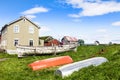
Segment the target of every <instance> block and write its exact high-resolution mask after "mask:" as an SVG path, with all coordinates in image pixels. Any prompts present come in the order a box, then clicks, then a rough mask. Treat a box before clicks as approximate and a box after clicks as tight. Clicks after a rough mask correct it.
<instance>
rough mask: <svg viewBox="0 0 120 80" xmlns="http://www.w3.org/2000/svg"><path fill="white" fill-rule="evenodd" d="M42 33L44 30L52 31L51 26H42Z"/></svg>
mask: <svg viewBox="0 0 120 80" xmlns="http://www.w3.org/2000/svg"><path fill="white" fill-rule="evenodd" d="M40 31H41V33H44V32H49V31H51V29H50V28H48V27H46V26H42V27H41V29H40Z"/></svg>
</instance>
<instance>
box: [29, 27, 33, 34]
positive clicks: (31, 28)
mask: <svg viewBox="0 0 120 80" xmlns="http://www.w3.org/2000/svg"><path fill="white" fill-rule="evenodd" d="M29 33H31V34H33V33H34V27H33V26H29Z"/></svg>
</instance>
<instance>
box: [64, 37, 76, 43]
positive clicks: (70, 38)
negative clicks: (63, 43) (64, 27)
mask: <svg viewBox="0 0 120 80" xmlns="http://www.w3.org/2000/svg"><path fill="white" fill-rule="evenodd" d="M64 38H66V39H67V40H68V41H73V42H76V41H78V39H77V38H75V37H70V36H65V37H64Z"/></svg>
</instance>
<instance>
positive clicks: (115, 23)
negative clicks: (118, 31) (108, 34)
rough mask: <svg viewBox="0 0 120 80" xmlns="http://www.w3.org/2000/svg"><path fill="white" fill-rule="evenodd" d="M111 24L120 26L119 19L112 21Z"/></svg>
mask: <svg viewBox="0 0 120 80" xmlns="http://www.w3.org/2000/svg"><path fill="white" fill-rule="evenodd" d="M112 26H120V21H117V22H113V23H112Z"/></svg>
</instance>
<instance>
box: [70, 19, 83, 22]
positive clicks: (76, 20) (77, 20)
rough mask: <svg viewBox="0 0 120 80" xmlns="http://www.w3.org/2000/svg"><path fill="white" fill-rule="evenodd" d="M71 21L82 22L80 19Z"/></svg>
mask: <svg viewBox="0 0 120 80" xmlns="http://www.w3.org/2000/svg"><path fill="white" fill-rule="evenodd" d="M72 21H73V22H81V21H82V20H81V19H73V20H72Z"/></svg>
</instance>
